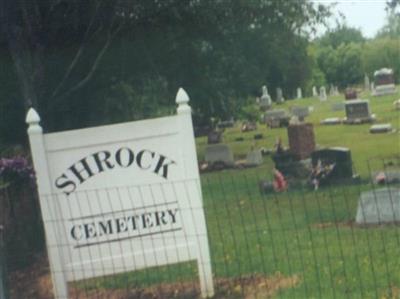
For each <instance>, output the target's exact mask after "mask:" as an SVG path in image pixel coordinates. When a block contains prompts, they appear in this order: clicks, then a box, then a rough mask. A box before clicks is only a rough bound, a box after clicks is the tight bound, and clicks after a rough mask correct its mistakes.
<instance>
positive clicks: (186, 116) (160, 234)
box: [26, 89, 214, 298]
mask: <svg viewBox="0 0 400 299" xmlns="http://www.w3.org/2000/svg"><path fill="white" fill-rule="evenodd" d="M188 101H189V98H188V96H187V94H186V92H185V91H184V90H183V89H180V90H179V91H178V94H177V97H176V103H177V104H178V109H177V115H174V116H169V117H163V118H157V119H150V120H143V121H136V122H128V123H122V124H115V125H109V126H102V127H94V128H87V129H80V130H72V131H64V132H59V133H51V134H43V133H42V128H41V127H40V125H39V121H40V118H39V116H38V114H37V113H36V112H35V110H33V109H30V110H29V112H28V115H27V119H26V121H27V123H28V125H29V128H28V134H29V140H30V145H31V151H32V156H33V162H34V167H35V171H36V175H37V182H38V189H39V196H40V206H41V211H42V216H43V221H44V225H45V232H46V243H47V249H48V254H49V259H50V266H51V273H52V279H53V285H54V292H55V297H56V298H68V288H67V282H69V281H77V280H82V279H87V278H92V277H99V276H104V275H112V274H117V273H122V272H128V271H134V270H139V269H144V268H147V267H154V266H163V265H168V264H173V263H180V262H185V261H191V260H196V261H197V265H198V273H199V277H200V289H201V294H202V296H203V297H211V296H213V294H214V289H213V281H212V272H211V261H210V253H209V246H208V237H207V230H206V223H205V217H204V212H203V204H202V194H201V186H200V179H199V172H198V164H197V157H196V148H195V141H194V135H193V126H192V117H191V108H190V106H189V105H188Z"/></svg>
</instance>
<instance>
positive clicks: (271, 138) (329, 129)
mask: <svg viewBox="0 0 400 299" xmlns="http://www.w3.org/2000/svg"><path fill="white" fill-rule="evenodd" d="M397 89H398V90H400V87H399V86H398V87H397ZM359 97H360V98H362V99H368V100H369V102H370V110H371V112H372V113H373V114H375V115H376V117H377V121H376V123H391V124H392V126H393V128H394V129H396V130H398V129H399V128H400V111H396V110H395V109H394V106H393V102H394V101H395V100H397V99H399V98H400V93H399V92H398V93H397V94H394V95H388V96H383V97H372V96H371V95H370V93H369V92H368V93H361V94H359ZM340 102H344V97H343V95H340V96H336V97H329V99H328V100H327V101H326V102H321V101H319V99H317V98H305V99H301V100H290V101H286V102H285V103H284V104H283V105H274V107H273V108H276V109H286V110H288V111H289V110H290V108H291V107H292V106H312V107H313V108H314V111H313V112H311V114H310V116H309V117H307V118H306V121H307V122H311V123H312V124H313V125H314V134H315V141H316V144H317V146H318V147H319V148H324V147H330V146H343V147H348V148H350V149H351V153H352V156H353V162H354V167H355V168H356V170H357V172H358V173H359V174H361V175H367V174H368V173H369V171H368V164H367V161H368V160H370V159H372V158H376V157H379V158H388V157H391V156H393V155H395V154H398V153H399V147H400V139H399V138H400V134H399V132H398V131H397V132H396V133H391V134H370V133H369V127H370V126H371V124H362V125H344V124H343V125H334V126H327V125H321V124H320V122H321V121H322V120H323V119H325V118H328V117H340V118H343V117H345V111H332V108H331V107H332V105H333V104H334V103H340ZM257 133H261V134H263V136H264V139H262V140H254V135H255V134H257ZM237 137H244V139H245V141H244V142H236V141H235V139H236V138H237ZM278 137H280V138H282V141H283V143H284V145H285V146H288V138H287V129H286V128H278V129H269V128H267V127H266V125H264V124H259V125H258V130H257V131H253V132H246V133H242V132H241V131H240V122H238V123H237V125H236V126H235V128H232V129H227V130H226V131H225V132H224V135H223V141H224V143H226V144H228V145H229V146H230V147H231V149H232V151H233V153H234V155H235V158H236V159H241V158H244V157H245V156H246V153H247V152H248V151H249V150H250V149H251V147H252V146H254V147H256V148H257V147H265V148H270V149H273V147H274V144H275V142H276V139H277V138H278ZM196 141H197V152H198V159H199V161H202V160H204V150H205V148H206V146H207V137H201V138H197V140H196ZM265 162H266V163H267V165H266V166H268V167H270V166H272V161H271V159H270V158H269V157H267V158H266V159H265Z"/></svg>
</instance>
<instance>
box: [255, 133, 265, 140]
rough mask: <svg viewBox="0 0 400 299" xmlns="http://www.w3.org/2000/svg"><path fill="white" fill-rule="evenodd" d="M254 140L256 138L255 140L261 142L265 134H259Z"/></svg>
mask: <svg viewBox="0 0 400 299" xmlns="http://www.w3.org/2000/svg"><path fill="white" fill-rule="evenodd" d="M253 138H254V140H260V139H263V138H264V136H263V134H261V133H259V134H255V135H254V137H253Z"/></svg>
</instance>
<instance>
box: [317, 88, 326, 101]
mask: <svg viewBox="0 0 400 299" xmlns="http://www.w3.org/2000/svg"><path fill="white" fill-rule="evenodd" d="M319 99H320V100H321V101H326V100H327V99H328V97H327V96H326V89H325V86H321V88H320V89H319Z"/></svg>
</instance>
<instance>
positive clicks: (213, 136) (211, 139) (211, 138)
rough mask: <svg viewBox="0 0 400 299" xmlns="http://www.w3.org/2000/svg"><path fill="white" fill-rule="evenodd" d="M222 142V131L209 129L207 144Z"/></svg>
mask: <svg viewBox="0 0 400 299" xmlns="http://www.w3.org/2000/svg"><path fill="white" fill-rule="evenodd" d="M221 142H222V132H220V131H211V132H210V133H208V141H207V143H208V144H216V143H221Z"/></svg>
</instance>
